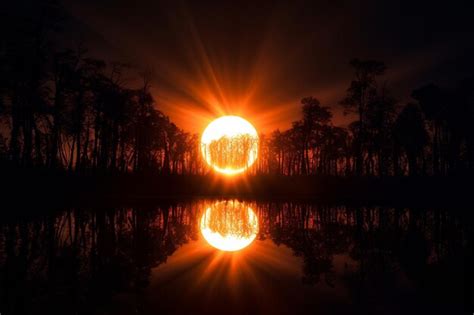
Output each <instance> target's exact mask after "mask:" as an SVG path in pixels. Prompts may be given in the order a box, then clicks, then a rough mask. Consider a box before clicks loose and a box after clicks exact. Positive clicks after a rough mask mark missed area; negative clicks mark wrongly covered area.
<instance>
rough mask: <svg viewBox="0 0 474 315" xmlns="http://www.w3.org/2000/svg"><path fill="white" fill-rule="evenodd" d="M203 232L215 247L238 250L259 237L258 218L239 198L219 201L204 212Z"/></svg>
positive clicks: (201, 226)
mask: <svg viewBox="0 0 474 315" xmlns="http://www.w3.org/2000/svg"><path fill="white" fill-rule="evenodd" d="M200 229H201V233H202V235H203V236H204V239H205V240H206V241H207V242H208V243H209V244H210V245H211V246H213V247H215V248H217V249H220V250H223V251H229V252H233V251H238V250H241V249H243V248H245V247H247V246H249V245H250V244H251V243H252V242H253V241H254V240H255V237H257V233H258V219H257V216H256V215H255V212H254V211H253V210H252V208H250V207H248V206H247V205H246V204H245V203H243V202H240V201H237V200H229V201H217V202H215V203H214V204H212V205H211V206H210V207H209V208H207V209H206V211H205V212H204V213H203V215H202V217H201V220H200Z"/></svg>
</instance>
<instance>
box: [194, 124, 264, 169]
mask: <svg viewBox="0 0 474 315" xmlns="http://www.w3.org/2000/svg"><path fill="white" fill-rule="evenodd" d="M201 152H202V154H203V157H204V159H205V161H206V162H207V163H208V164H209V165H210V166H211V167H212V168H213V169H214V170H215V171H217V172H219V173H223V174H227V175H233V174H237V173H242V172H244V171H245V170H246V169H247V168H249V167H250V166H251V165H252V164H253V163H254V162H255V160H256V159H257V156H258V133H257V130H256V129H255V128H254V127H253V126H252V124H251V123H249V122H248V121H247V120H245V119H243V118H242V117H239V116H222V117H220V118H217V119H216V120H214V121H212V122H211V123H210V124H209V125H208V126H207V127H206V129H205V130H204V132H203V134H202V137H201Z"/></svg>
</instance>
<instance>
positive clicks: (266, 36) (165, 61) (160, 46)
mask: <svg viewBox="0 0 474 315" xmlns="http://www.w3.org/2000/svg"><path fill="white" fill-rule="evenodd" d="M63 2H64V4H65V7H66V9H67V11H68V12H69V14H70V15H71V16H72V17H73V19H72V21H71V23H70V30H71V31H72V32H74V34H75V35H79V37H82V38H84V39H85V40H86V42H87V46H88V47H89V51H90V53H91V54H93V55H96V56H97V57H101V58H104V59H107V60H121V61H126V62H129V63H131V64H133V65H136V66H137V67H139V68H141V69H149V70H153V73H154V79H155V80H154V82H153V94H154V96H155V98H156V100H157V106H158V107H159V108H160V109H161V110H163V111H164V112H165V113H166V114H167V115H169V116H170V117H171V119H172V120H173V121H175V122H176V123H177V124H178V125H179V126H180V127H181V128H184V129H185V130H188V131H200V130H201V129H202V128H203V127H204V125H205V124H206V123H207V122H208V121H209V120H210V119H212V118H213V117H215V116H218V115H221V114H240V115H243V116H245V117H247V118H249V120H250V121H251V122H253V123H254V124H255V125H256V127H257V128H258V129H260V130H263V131H270V130H272V129H274V128H276V127H279V128H287V127H289V126H290V123H291V121H293V120H296V119H297V118H298V117H299V114H300V112H299V111H300V107H299V105H298V103H299V100H300V99H301V98H302V97H304V96H310V95H312V96H315V97H317V98H319V99H320V100H321V102H322V103H323V105H327V106H331V107H332V108H334V110H335V113H336V117H335V123H336V124H345V123H347V121H348V120H350V117H344V116H343V115H342V111H341V110H340V109H339V107H338V106H337V102H338V100H340V99H341V98H342V96H343V94H344V92H345V89H346V88H347V86H348V84H349V82H350V79H351V69H350V67H349V64H348V62H349V60H350V59H351V58H354V57H358V58H362V59H365V58H370V59H377V60H381V61H384V62H386V64H387V65H388V67H389V71H388V73H387V75H385V77H384V80H386V81H387V82H388V84H389V85H390V87H391V88H392V90H393V93H394V95H395V96H396V97H397V98H398V99H400V100H401V101H407V100H409V95H410V92H411V90H412V89H413V88H416V87H418V86H420V85H422V84H425V83H430V82H434V83H438V84H440V85H449V84H452V83H453V82H455V81H456V80H459V79H462V78H463V77H466V76H468V75H472V74H474V70H473V69H474V62H473V60H472V56H474V54H473V53H474V42H473V38H474V37H473V35H474V34H473V33H474V32H473V29H474V27H473V22H472V17H471V15H472V11H471V10H469V6H468V4H467V2H459V1H457V2H456V1H445V2H443V3H439V4H438V3H436V2H431V1H423V2H416V1H381V0H379V1H372V0H370V1H361V2H357V1H288V2H277V1H221V2H209V1H169V2H164V1H157V0H143V1H138V0H137V1H130V0H127V1H122V0H113V1H112V0H103V1H98V0H81V1H73V0H64V1H63Z"/></svg>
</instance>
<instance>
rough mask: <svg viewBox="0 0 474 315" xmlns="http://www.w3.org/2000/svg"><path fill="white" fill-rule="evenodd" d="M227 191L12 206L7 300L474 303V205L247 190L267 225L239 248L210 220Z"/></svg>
mask: <svg viewBox="0 0 474 315" xmlns="http://www.w3.org/2000/svg"><path fill="white" fill-rule="evenodd" d="M215 202H216V200H215V199H206V200H196V201H177V200H174V201H171V200H168V201H161V202H159V203H155V204H152V205H151V204H148V205H143V204H142V205H139V206H134V207H127V206H103V207H83V206H77V207H64V208H62V209H59V210H58V211H54V212H48V211H46V212H45V211H41V210H40V209H39V208H36V207H33V209H32V210H37V213H36V215H35V216H21V217H13V216H10V217H8V218H6V217H3V219H1V221H0V281H1V286H0V313H1V314H2V315H4V314H48V315H54V314H61V315H62V314H114V315H117V314H417V315H418V314H430V315H433V314H443V315H445V314H454V315H455V314H472V311H474V308H473V304H472V303H473V266H474V264H473V258H472V253H473V251H472V246H473V229H472V216H471V215H470V214H469V213H470V212H469V211H470V210H471V208H472V206H469V205H466V206H465V207H457V206H456V207H454V206H453V207H451V208H447V207H444V206H437V207H433V206H430V207H421V206H416V207H405V206H384V207H379V206H352V205H349V204H347V205H338V206H325V205H322V204H318V203H314V202H309V201H298V202H297V201H273V202H262V201H247V202H246V206H249V207H251V208H252V209H253V210H254V211H255V213H256V214H257V216H258V220H259V233H258V236H257V238H256V240H255V241H254V242H253V243H252V244H251V245H250V246H249V247H247V248H246V249H244V250H242V251H240V252H236V253H226V252H221V251H219V250H216V249H214V248H212V247H211V246H210V245H208V244H207V243H206V242H205V240H204V239H203V237H202V235H201V232H200V229H199V220H200V217H201V215H202V213H203V211H204V210H205V209H206V208H207V207H209V206H211V205H213V204H215ZM16 210H17V208H16V207H15V206H4V207H2V211H4V212H6V211H10V212H15V211H16ZM461 214H462V215H461Z"/></svg>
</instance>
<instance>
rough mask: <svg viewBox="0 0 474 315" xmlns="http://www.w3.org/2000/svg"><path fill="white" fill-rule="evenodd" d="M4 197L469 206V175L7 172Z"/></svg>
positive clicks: (1, 185) (37, 200)
mask: <svg viewBox="0 0 474 315" xmlns="http://www.w3.org/2000/svg"><path fill="white" fill-rule="evenodd" d="M1 171H2V181H1V182H0V192H1V194H2V195H3V196H4V198H6V199H9V200H13V202H15V203H33V204H35V205H36V204H38V203H46V204H47V205H50V204H52V203H56V204H65V203H66V204H78V203H80V204H84V203H85V204H87V203H90V204H89V205H91V204H92V205H94V204H96V203H97V202H102V201H105V202H106V203H108V204H110V203H116V204H124V203H127V204H136V203H139V202H145V203H148V202H150V201H153V200H162V199H182V198H196V197H218V198H220V197H239V198H251V199H265V200H278V199H280V200H286V199H293V200H296V199H301V200H318V201H321V202H327V203H344V202H349V203H359V204H367V203H371V204H390V205H395V204H403V205H407V204H409V205H423V206H425V205H430V204H431V205H439V204H445V205H447V206H451V205H453V204H457V205H463V204H465V203H466V202H470V200H471V195H472V182H473V181H472V178H474V176H471V175H469V174H460V175H457V176H450V177H433V176H425V177H422V176H420V177H385V178H376V177H365V178H357V177H334V176H332V177H331V176H278V175H244V176H236V177H228V176H223V175H215V174H209V175H163V174H141V175H139V174H115V175H114V174H94V175H78V174H76V173H68V172H62V171H58V172H53V171H51V170H38V169H35V170H28V169H22V170H14V171H12V170H9V169H1Z"/></svg>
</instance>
